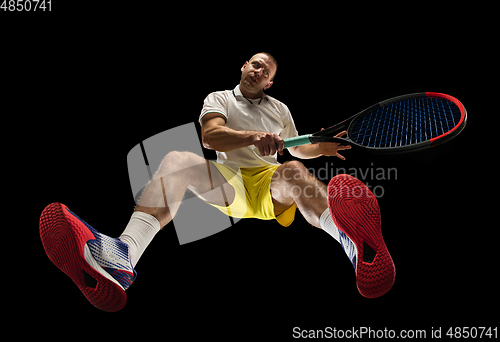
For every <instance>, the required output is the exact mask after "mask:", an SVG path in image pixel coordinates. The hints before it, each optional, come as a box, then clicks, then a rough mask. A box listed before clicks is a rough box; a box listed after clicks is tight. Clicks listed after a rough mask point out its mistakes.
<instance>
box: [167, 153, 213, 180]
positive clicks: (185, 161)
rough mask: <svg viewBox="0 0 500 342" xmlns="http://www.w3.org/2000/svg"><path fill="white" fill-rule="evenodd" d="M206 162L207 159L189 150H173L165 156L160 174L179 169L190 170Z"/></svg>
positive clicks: (170, 172)
mask: <svg viewBox="0 0 500 342" xmlns="http://www.w3.org/2000/svg"><path fill="white" fill-rule="evenodd" d="M203 163H205V159H204V158H202V157H200V156H198V155H196V154H194V153H192V152H188V151H171V152H169V153H167V154H166V155H165V157H163V160H162V162H161V164H160V167H159V169H158V171H159V173H160V174H163V175H165V174H172V173H174V172H175V173H177V172H178V171H183V170H184V172H188V171H189V170H190V169H192V168H194V167H197V166H198V165H200V164H203Z"/></svg>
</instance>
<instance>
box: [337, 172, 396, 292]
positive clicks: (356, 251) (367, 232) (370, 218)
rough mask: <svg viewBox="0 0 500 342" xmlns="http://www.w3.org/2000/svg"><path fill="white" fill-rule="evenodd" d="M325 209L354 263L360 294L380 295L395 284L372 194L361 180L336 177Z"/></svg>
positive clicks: (392, 266) (377, 210)
mask: <svg viewBox="0 0 500 342" xmlns="http://www.w3.org/2000/svg"><path fill="white" fill-rule="evenodd" d="M328 207H329V209H330V214H331V215H332V218H333V222H334V223H335V225H336V226H337V228H338V229H339V235H340V239H339V241H340V243H341V245H342V247H344V250H345V251H346V253H347V255H348V257H349V259H350V260H351V262H352V263H353V266H354V270H355V272H356V284H357V286H358V290H359V293H361V295H363V296H364V297H367V298H376V297H380V296H382V295H383V294H385V293H386V292H387V291H389V290H390V289H391V287H392V285H393V284H394V278H395V276H396V268H395V266H394V262H393V261H392V258H391V255H390V254H389V251H388V250H387V246H386V245H385V242H384V238H383V237H382V230H381V228H380V209H379V206H378V202H377V199H376V198H375V195H373V193H372V192H371V191H370V189H368V187H367V186H366V185H365V184H363V182H361V181H360V180H358V179H356V178H354V177H351V176H349V175H337V176H335V177H334V178H332V180H331V181H330V183H329V184H328Z"/></svg>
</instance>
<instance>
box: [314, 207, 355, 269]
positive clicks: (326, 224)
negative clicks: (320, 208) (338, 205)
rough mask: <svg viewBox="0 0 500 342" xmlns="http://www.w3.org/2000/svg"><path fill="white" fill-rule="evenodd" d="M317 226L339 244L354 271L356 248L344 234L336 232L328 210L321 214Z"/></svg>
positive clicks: (336, 229)
mask: <svg viewBox="0 0 500 342" xmlns="http://www.w3.org/2000/svg"><path fill="white" fill-rule="evenodd" d="M319 224H320V226H321V228H323V230H324V231H325V232H327V233H328V234H330V235H331V236H333V238H334V239H335V240H337V241H338V242H339V243H340V245H341V246H342V248H344V251H345V253H346V254H347V257H348V258H349V260H350V261H351V263H352V265H353V266H354V270H356V257H357V255H358V248H357V247H356V245H355V244H354V242H352V240H351V239H349V237H348V236H347V235H346V233H344V232H343V231H339V230H338V228H337V226H336V225H335V223H333V219H332V216H331V215H330V209H328V208H326V210H325V211H324V212H323V214H321V216H320V218H319Z"/></svg>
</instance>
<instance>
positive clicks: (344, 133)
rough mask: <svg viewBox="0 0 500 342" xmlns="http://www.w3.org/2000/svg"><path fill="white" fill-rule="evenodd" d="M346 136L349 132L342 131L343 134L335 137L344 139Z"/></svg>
mask: <svg viewBox="0 0 500 342" xmlns="http://www.w3.org/2000/svg"><path fill="white" fill-rule="evenodd" d="M346 134H347V131H342V132H340V133H339V134H337V135H336V136H335V138H342V137H343V136H344V135H346Z"/></svg>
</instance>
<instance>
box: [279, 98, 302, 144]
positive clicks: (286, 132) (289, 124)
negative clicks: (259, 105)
mask: <svg viewBox="0 0 500 342" xmlns="http://www.w3.org/2000/svg"><path fill="white" fill-rule="evenodd" d="M283 106H284V107H285V109H284V111H283V113H284V115H283V131H281V133H280V136H281V137H282V138H283V139H286V138H292V137H296V136H298V135H299V133H298V132H297V128H295V123H294V122H293V118H292V114H291V113H290V110H289V109H288V107H287V106H286V105H283Z"/></svg>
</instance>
